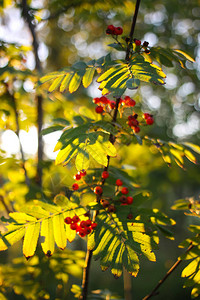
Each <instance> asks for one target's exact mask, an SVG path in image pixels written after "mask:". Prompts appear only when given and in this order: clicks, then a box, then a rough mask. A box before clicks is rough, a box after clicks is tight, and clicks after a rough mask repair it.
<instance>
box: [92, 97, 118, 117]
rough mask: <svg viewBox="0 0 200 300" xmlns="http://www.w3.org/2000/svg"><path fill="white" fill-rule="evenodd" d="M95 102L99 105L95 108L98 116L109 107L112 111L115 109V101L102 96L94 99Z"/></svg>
mask: <svg viewBox="0 0 200 300" xmlns="http://www.w3.org/2000/svg"><path fill="white" fill-rule="evenodd" d="M93 102H94V103H95V104H97V105H98V106H96V108H95V111H96V113H97V114H101V113H102V112H103V111H104V109H105V108H106V106H107V107H109V108H110V109H114V108H115V101H113V100H109V99H108V98H107V97H105V96H102V97H100V98H98V97H96V98H94V99H93Z"/></svg>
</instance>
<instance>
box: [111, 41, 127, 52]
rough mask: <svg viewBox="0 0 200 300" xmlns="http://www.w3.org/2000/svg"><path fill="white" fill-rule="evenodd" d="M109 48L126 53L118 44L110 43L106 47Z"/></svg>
mask: <svg viewBox="0 0 200 300" xmlns="http://www.w3.org/2000/svg"><path fill="white" fill-rule="evenodd" d="M108 46H109V47H112V48H114V49H116V50H118V51H126V50H125V49H124V48H123V46H122V45H120V44H118V43H112V44H109V45H108Z"/></svg>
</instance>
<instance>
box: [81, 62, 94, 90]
mask: <svg viewBox="0 0 200 300" xmlns="http://www.w3.org/2000/svg"><path fill="white" fill-rule="evenodd" d="M95 70H96V68H95V67H93V68H87V69H86V72H85V74H84V76H83V86H84V88H87V87H88V86H89V85H90V84H91V83H92V80H93V77H94V73H95Z"/></svg>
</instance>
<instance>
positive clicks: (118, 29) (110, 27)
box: [106, 25, 123, 35]
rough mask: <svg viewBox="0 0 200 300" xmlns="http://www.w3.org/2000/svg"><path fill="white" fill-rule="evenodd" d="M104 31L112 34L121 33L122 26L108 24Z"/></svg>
mask: <svg viewBox="0 0 200 300" xmlns="http://www.w3.org/2000/svg"><path fill="white" fill-rule="evenodd" d="M106 33H107V34H112V35H121V34H122V33H123V28H122V27H115V26H114V25H108V27H107V29H106Z"/></svg>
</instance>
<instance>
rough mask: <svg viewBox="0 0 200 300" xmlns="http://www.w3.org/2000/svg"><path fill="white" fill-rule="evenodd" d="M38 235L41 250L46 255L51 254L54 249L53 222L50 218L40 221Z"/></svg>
mask: <svg viewBox="0 0 200 300" xmlns="http://www.w3.org/2000/svg"><path fill="white" fill-rule="evenodd" d="M40 235H41V239H42V241H41V246H42V250H43V251H44V253H45V254H46V255H48V256H51V255H52V254H53V252H54V249H55V242H54V233H53V222H52V219H51V218H47V219H44V220H43V221H42V224H41V233H40Z"/></svg>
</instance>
